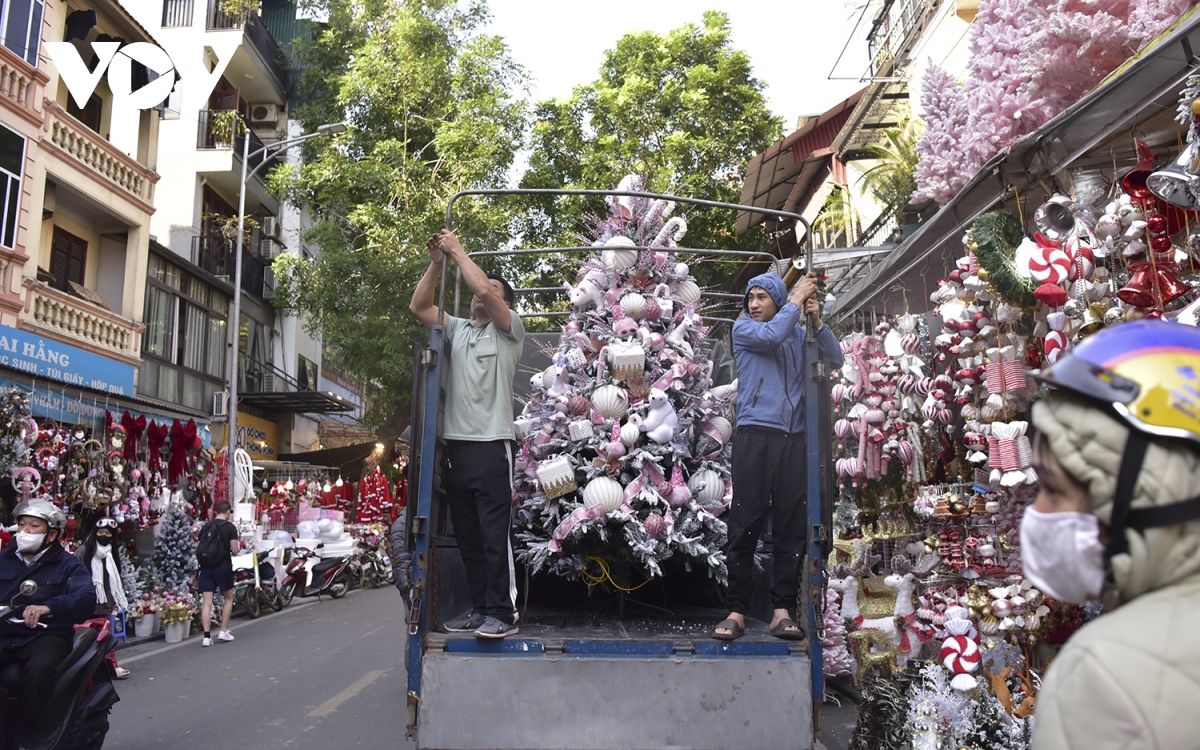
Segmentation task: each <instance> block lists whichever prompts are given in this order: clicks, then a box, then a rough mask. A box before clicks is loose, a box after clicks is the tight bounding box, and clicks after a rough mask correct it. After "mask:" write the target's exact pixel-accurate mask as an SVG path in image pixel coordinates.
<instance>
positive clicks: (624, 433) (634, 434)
mask: <svg viewBox="0 0 1200 750" xmlns="http://www.w3.org/2000/svg"><path fill="white" fill-rule="evenodd" d="M641 436H642V431H641V430H639V429H638V428H637V425H635V424H633V423H632V422H626V423H625V424H623V425H621V442H622V443H624V444H625V447H626V448H632V447H633V446H635V445H637V441H638V438H640V437H641Z"/></svg>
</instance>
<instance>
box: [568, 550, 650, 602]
mask: <svg viewBox="0 0 1200 750" xmlns="http://www.w3.org/2000/svg"><path fill="white" fill-rule="evenodd" d="M583 559H584V560H586V561H588V562H595V563H596V565H597V566H598V567H599V568H600V575H598V576H594V575H592V574H591V573H588V572H587V571H586V570H581V571H580V572H579V574H580V576H581V577H582V578H583V582H584V583H586V584H587V585H588V586H599V585H600V584H602V583H608V584H609V585H610V586H612V587H613V588H615V589H617V590H618V591H624V592H626V593H629V592H631V591H637V590H638V589H640V588H641V587H642V586H645V585H646V584H647V583H650V581H651V579H649V578H647V579H646V580H645V581H642V582H641V583H639V584H638V585H636V586H634V587H633V588H631V589H629V588H625V587H624V586H622V585H621V584H619V583H617V582H616V581H614V580H613V577H612V572H611V571H609V569H608V562H606V561H605V560H603V559H601V558H599V557H596V556H595V555H588V556H587V557H585V558H583Z"/></svg>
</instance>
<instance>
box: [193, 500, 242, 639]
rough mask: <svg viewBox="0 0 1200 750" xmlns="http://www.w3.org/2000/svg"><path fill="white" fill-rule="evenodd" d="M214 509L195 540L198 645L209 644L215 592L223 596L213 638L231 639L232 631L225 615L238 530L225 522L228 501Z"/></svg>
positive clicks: (229, 609) (230, 611) (228, 612)
mask: <svg viewBox="0 0 1200 750" xmlns="http://www.w3.org/2000/svg"><path fill="white" fill-rule="evenodd" d="M214 510H215V511H216V518H214V519H213V520H211V521H209V522H208V523H206V524H204V528H202V529H200V538H199V539H198V540H197V542H196V561H197V562H198V563H200V594H201V596H202V597H203V598H204V603H203V605H202V606H201V607H200V623H201V624H202V625H203V626H204V639H203V640H201V641H200V645H201V646H211V645H212V644H213V639H212V631H211V626H212V623H211V620H212V614H211V613H212V600H213V592H215V591H220V592H221V596H223V597H225V606H224V607H222V608H221V630H220V631H219V632H218V633H217V640H219V641H232V640H233V634H232V633H230V632H229V617H230V615H232V614H233V556H234V555H235V554H237V552H238V530H237V526H234V525H233V524H232V523H230V522H229V514H230V510H231V507H230V505H229V503H227V502H225V501H222V502H219V503H217V507H216V508H214Z"/></svg>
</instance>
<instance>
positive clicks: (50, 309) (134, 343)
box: [23, 278, 144, 365]
mask: <svg viewBox="0 0 1200 750" xmlns="http://www.w3.org/2000/svg"><path fill="white" fill-rule="evenodd" d="M23 283H24V285H25V287H26V289H27V293H26V303H25V304H26V309H27V310H29V311H30V312H31V318H32V322H33V326H34V327H36V328H39V329H41V330H44V331H45V332H46V333H47V334H49V335H50V336H52V337H53V338H56V339H58V340H60V341H64V342H66V343H71V344H75V345H78V346H80V347H81V348H83V349H87V350H89V351H93V352H96V353H99V354H103V355H105V356H109V357H115V358H117V359H120V360H122V361H124V362H128V363H129V364H133V365H137V364H139V363H140V362H141V357H140V353H141V351H142V329H143V327H144V326H143V325H142V324H141V323H135V322H134V321H132V320H127V319H125V318H122V317H121V316H120V315H117V314H115V313H113V312H111V311H109V310H105V309H104V308H103V307H100V306H99V305H93V304H92V303H90V302H86V301H84V300H82V299H80V298H78V297H74V296H72V295H70V294H67V293H66V292H61V291H59V290H57V289H54V288H51V287H50V286H47V285H46V284H44V283H42V282H40V281H34V280H33V279H29V278H27V279H25V280H24V282H23Z"/></svg>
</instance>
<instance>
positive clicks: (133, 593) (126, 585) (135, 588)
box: [121, 551, 142, 607]
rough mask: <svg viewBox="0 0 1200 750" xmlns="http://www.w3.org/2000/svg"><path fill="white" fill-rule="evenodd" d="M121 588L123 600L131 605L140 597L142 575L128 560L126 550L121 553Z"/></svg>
mask: <svg viewBox="0 0 1200 750" xmlns="http://www.w3.org/2000/svg"><path fill="white" fill-rule="evenodd" d="M121 588H122V589H123V590H124V591H125V600H126V601H128V602H129V603H130V606H131V607H132V606H133V603H134V602H137V601H140V600H141V598H142V576H141V573H140V572H139V571H138V568H137V566H136V565H134V564H133V563H132V562H130V560H129V555H128V552H127V551H123V552H122V553H121Z"/></svg>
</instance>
